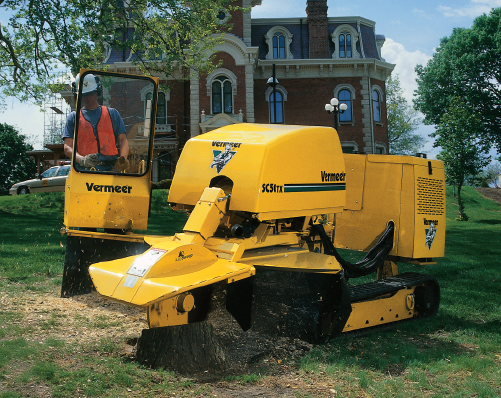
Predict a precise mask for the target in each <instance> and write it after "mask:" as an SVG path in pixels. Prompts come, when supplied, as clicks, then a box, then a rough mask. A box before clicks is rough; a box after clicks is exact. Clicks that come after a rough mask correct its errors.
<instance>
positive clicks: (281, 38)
mask: <svg viewBox="0 0 501 398" xmlns="http://www.w3.org/2000/svg"><path fill="white" fill-rule="evenodd" d="M264 38H265V40H266V44H268V54H267V55H266V59H292V58H294V56H293V55H292V53H291V43H292V33H291V32H289V30H288V29H287V28H284V27H283V26H274V27H273V28H271V29H270V30H269V31H268V32H267V33H266V34H265V35H264Z"/></svg>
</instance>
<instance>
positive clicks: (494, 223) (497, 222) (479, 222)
mask: <svg viewBox="0 0 501 398" xmlns="http://www.w3.org/2000/svg"><path fill="white" fill-rule="evenodd" d="M476 222H477V223H478V224H488V225H499V224H501V220H478V221H476Z"/></svg>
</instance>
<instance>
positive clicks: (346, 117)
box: [333, 84, 356, 125]
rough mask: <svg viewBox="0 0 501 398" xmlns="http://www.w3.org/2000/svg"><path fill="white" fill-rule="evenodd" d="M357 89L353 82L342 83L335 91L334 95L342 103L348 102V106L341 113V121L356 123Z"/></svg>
mask: <svg viewBox="0 0 501 398" xmlns="http://www.w3.org/2000/svg"><path fill="white" fill-rule="evenodd" d="M355 94H356V90H355V88H354V87H353V86H352V85H351V84H340V85H338V86H336V88H335V89H334V91H333V97H334V98H337V99H338V100H339V103H340V104H346V106H347V107H348V108H347V109H346V110H345V111H344V112H343V113H340V114H339V121H340V122H341V123H351V125H355V121H354V118H353V106H354V102H355Z"/></svg>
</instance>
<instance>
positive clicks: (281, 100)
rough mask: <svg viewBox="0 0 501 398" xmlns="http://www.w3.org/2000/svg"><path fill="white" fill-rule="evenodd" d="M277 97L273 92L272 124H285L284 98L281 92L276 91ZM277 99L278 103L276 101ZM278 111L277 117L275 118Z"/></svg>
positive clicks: (271, 106)
mask: <svg viewBox="0 0 501 398" xmlns="http://www.w3.org/2000/svg"><path fill="white" fill-rule="evenodd" d="M275 95H276V97H274V96H273V92H272V93H271V94H270V100H269V103H270V123H283V122H284V97H283V95H282V93H281V92H280V91H275ZM275 98H276V101H275ZM275 109H276V112H277V114H276V117H275Z"/></svg>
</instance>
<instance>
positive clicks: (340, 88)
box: [334, 84, 357, 126]
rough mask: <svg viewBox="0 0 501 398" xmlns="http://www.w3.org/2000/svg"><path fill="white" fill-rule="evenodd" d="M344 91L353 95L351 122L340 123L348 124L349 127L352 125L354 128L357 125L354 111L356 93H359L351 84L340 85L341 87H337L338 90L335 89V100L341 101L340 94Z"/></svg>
mask: <svg viewBox="0 0 501 398" xmlns="http://www.w3.org/2000/svg"><path fill="white" fill-rule="evenodd" d="M342 90H348V91H349V92H350V94H351V121H350V122H342V121H341V120H339V123H341V124H347V125H350V124H351V125H352V126H354V125H355V117H354V116H353V110H354V100H355V93H356V92H357V90H355V88H354V87H353V86H352V85H351V84H340V85H339V86H336V88H335V89H334V98H338V99H339V93H340V92H341V91H342Z"/></svg>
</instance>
